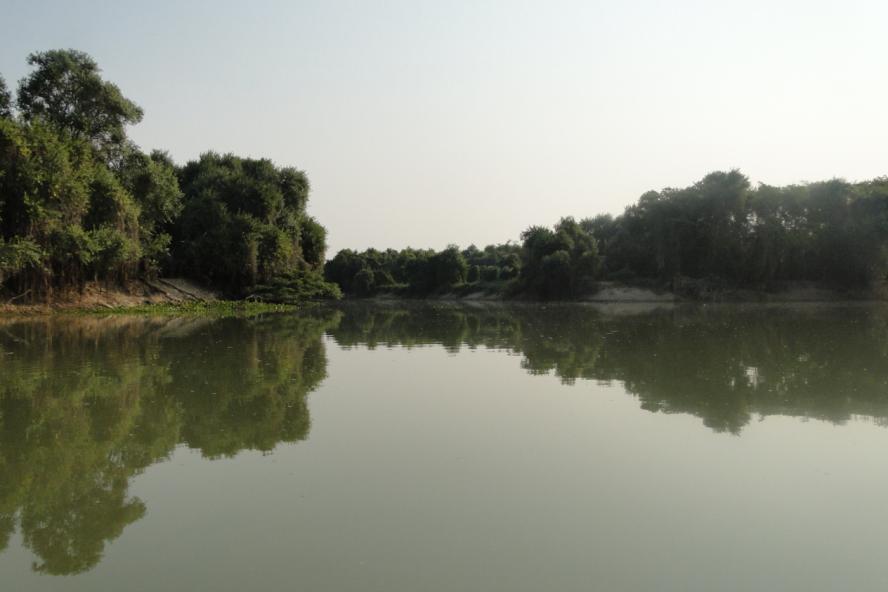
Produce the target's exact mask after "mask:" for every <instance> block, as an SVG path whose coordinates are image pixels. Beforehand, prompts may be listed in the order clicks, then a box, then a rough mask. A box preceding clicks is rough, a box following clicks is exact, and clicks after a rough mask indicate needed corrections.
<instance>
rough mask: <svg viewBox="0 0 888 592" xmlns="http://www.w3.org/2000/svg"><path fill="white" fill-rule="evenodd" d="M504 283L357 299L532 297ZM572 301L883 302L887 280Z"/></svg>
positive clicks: (603, 291) (609, 291) (607, 293)
mask: <svg viewBox="0 0 888 592" xmlns="http://www.w3.org/2000/svg"><path fill="white" fill-rule="evenodd" d="M510 288H511V286H510V285H509V284H507V283H503V282H498V283H478V284H463V285H460V286H457V287H455V288H454V289H451V290H446V291H441V292H437V293H433V294H429V295H425V296H418V295H415V294H410V293H409V292H407V291H405V290H403V289H380V290H379V291H377V292H376V293H375V294H373V295H372V296H369V297H364V298H356V299H357V300H367V299H369V300H379V301H392V300H394V301H397V300H433V301H533V300H534V299H532V298H528V297H527V296H525V295H522V294H521V293H518V292H515V291H514V290H512V289H510ZM573 301H574V302H592V303H654V304H663V303H680V302H688V303H693V302H701V303H707V302H738V303H742V302H853V301H888V283H883V284H882V285H880V286H876V287H872V288H867V289H836V288H831V287H829V286H825V285H822V284H817V283H814V282H784V283H781V284H775V285H772V286H771V287H770V288H769V289H751V288H738V287H732V286H726V285H724V284H720V283H718V282H715V281H711V280H696V279H691V278H680V279H677V280H675V281H674V282H673V285H672V286H670V287H666V286H663V285H659V284H656V283H655V282H646V283H634V284H633V283H623V282H598V283H597V284H596V285H595V286H594V288H592V289H590V290H589V291H588V292H586V293H584V294H581V295H580V296H579V297H577V298H575V299H574V300H573Z"/></svg>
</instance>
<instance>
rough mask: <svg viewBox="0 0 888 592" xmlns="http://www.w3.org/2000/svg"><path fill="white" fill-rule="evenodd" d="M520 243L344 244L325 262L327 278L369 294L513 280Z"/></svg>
mask: <svg viewBox="0 0 888 592" xmlns="http://www.w3.org/2000/svg"><path fill="white" fill-rule="evenodd" d="M520 252H521V249H520V247H519V246H518V245H513V244H505V245H489V246H487V247H485V248H484V250H483V251H482V250H480V249H478V248H477V247H476V246H474V245H472V246H470V247H469V248H467V249H465V250H463V251H460V250H459V248H458V247H456V246H455V245H450V246H448V247H447V248H446V249H444V250H442V251H435V250H433V249H404V250H402V251H396V250H394V249H388V250H386V251H377V250H376V249H367V250H366V251H364V252H363V253H358V252H355V251H352V250H351V249H344V250H342V251H339V253H337V254H336V256H335V257H334V258H333V259H331V260H330V261H328V262H327V264H326V265H325V266H324V273H325V275H326V277H327V279H328V280H329V281H331V282H335V283H337V284H338V285H339V286H340V287H341V288H342V290H343V292H345V293H347V294H353V295H356V296H370V295H373V294H376V293H378V292H379V291H381V290H382V291H392V290H395V291H397V290H400V291H401V292H403V293H405V294H409V295H414V296H423V295H427V294H431V293H435V292H447V291H449V290H451V289H453V288H454V287H457V286H462V285H465V284H466V283H470V284H483V283H491V282H498V281H500V280H509V279H512V278H514V277H516V276H517V274H518V268H519V266H520V259H519V254H520Z"/></svg>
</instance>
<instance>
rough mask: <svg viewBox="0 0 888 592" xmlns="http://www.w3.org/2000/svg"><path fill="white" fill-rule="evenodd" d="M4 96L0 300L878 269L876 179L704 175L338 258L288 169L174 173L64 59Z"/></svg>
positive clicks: (124, 113)
mask: <svg viewBox="0 0 888 592" xmlns="http://www.w3.org/2000/svg"><path fill="white" fill-rule="evenodd" d="M28 63H29V64H30V65H31V66H32V67H33V71H32V72H31V73H30V74H29V75H28V76H27V77H25V78H24V79H23V80H21V81H20V83H19V85H18V90H17V94H16V100H15V101H13V97H12V94H11V93H10V92H9V91H8V89H7V88H6V84H5V83H4V82H3V81H2V79H0V292H3V293H5V294H6V295H7V299H9V298H10V297H11V298H16V299H18V298H22V299H23V300H31V301H34V300H42V299H49V298H52V296H53V294H54V293H55V292H57V291H66V290H72V289H73V290H78V289H80V290H82V288H83V287H84V285H85V283H86V282H88V281H101V282H107V283H111V284H125V283H126V282H127V281H128V280H130V279H132V278H139V277H145V278H151V277H155V276H158V275H160V274H167V275H175V276H180V277H184V278H190V279H193V280H197V281H200V282H203V283H205V284H208V285H210V286H213V287H215V288H216V289H218V290H221V291H222V292H223V293H225V294H226V295H227V296H229V297H231V298H249V299H252V300H260V301H268V302H282V303H297V302H303V301H305V300H322V299H335V298H338V297H340V295H341V292H344V293H346V294H349V295H354V296H372V295H374V294H378V293H380V292H387V293H392V294H396V295H403V296H419V297H422V296H427V295H433V294H444V293H457V294H463V293H471V292H476V291H483V292H493V293H497V294H499V295H501V296H511V297H523V298H534V299H543V300H558V299H565V300H570V299H576V298H579V297H582V296H583V295H586V294H589V293H591V292H593V291H594V290H595V287H596V283H597V282H600V281H603V280H613V281H623V282H629V283H631V282H642V283H647V284H655V285H657V286H659V287H663V288H668V289H672V290H675V291H677V292H680V293H683V294H685V295H688V296H695V295H699V292H700V290H699V283H700V282H705V283H706V285H708V286H715V287H717V288H748V289H754V290H769V289H772V288H774V287H775V286H777V285H780V284H781V283H785V282H796V281H808V282H817V283H820V284H825V285H830V286H833V287H841V288H861V287H867V286H871V285H873V284H875V283H878V282H881V281H883V280H884V279H885V277H886V272H888V178H879V179H875V180H873V181H868V182H864V183H857V184H851V183H847V182H845V181H841V180H831V181H826V182H822V183H811V184H806V185H791V186H787V187H771V186H767V185H760V186H758V187H753V186H752V185H751V184H750V182H749V180H748V179H747V178H746V177H745V176H744V175H742V174H741V173H740V172H738V171H736V170H734V171H729V172H715V173H711V174H709V175H707V176H706V177H704V178H703V179H702V180H701V181H700V182H698V183H695V184H694V185H692V186H690V187H685V188H682V189H673V188H667V189H663V190H662V191H659V192H655V191H651V192H648V193H645V194H644V195H642V196H641V198H639V200H638V202H637V203H636V204H635V205H632V206H630V207H628V208H626V211H625V212H624V213H623V214H622V215H620V216H616V217H613V216H610V215H599V216H597V217H594V218H587V219H583V220H580V221H576V220H575V219H574V218H570V217H568V218H563V219H562V220H561V221H560V222H559V223H558V224H556V225H555V227H554V228H551V229H550V228H545V227H541V226H532V227H530V228H528V229H527V230H526V231H524V232H523V233H522V234H521V243H520V244H513V243H506V244H503V245H490V246H487V247H485V248H484V250H480V249H478V248H476V247H475V246H470V247H469V248H467V249H465V250H460V249H459V248H458V247H456V246H454V245H451V246H448V247H447V248H446V249H444V250H442V251H434V250H429V249H426V250H422V249H419V250H418V249H404V250H401V251H395V250H391V249H389V250H386V251H377V250H375V249H369V250H367V251H364V252H362V253H358V252H355V251H351V250H344V251H340V252H339V253H338V254H337V255H336V256H335V257H334V258H333V259H332V260H330V261H329V262H327V263H326V265H325V264H324V256H325V252H326V230H325V229H324V227H323V226H321V225H320V224H319V223H318V222H317V221H316V220H315V219H313V218H312V217H311V216H309V215H308V213H307V211H306V204H307V203H308V194H309V182H308V178H307V177H306V175H305V173H303V172H302V171H299V170H297V169H295V168H292V167H278V166H275V165H274V164H273V163H272V162H271V161H269V160H264V159H262V160H257V159H250V158H241V157H238V156H235V155H232V154H226V155H221V154H217V153H214V152H207V153H205V154H203V155H201V156H200V158H198V159H197V160H195V161H191V162H188V163H186V164H185V165H184V166H177V165H176V164H175V163H174V162H172V160H171V159H170V157H169V156H168V155H167V154H166V153H164V152H159V151H154V152H151V153H144V152H142V151H141V150H140V149H139V148H138V147H137V146H135V145H134V144H133V143H132V142H131V141H130V140H128V139H127V136H126V127H127V126H128V125H132V124H135V123H138V122H139V121H140V120H141V118H142V110H141V108H139V106H138V105H136V104H135V103H133V102H132V101H131V100H129V99H128V98H126V97H125V96H124V95H123V94H122V93H121V91H120V89H119V88H118V87H117V86H115V85H114V84H112V83H110V82H108V81H105V80H104V79H102V77H101V76H100V70H99V67H98V65H97V64H96V63H95V61H93V60H92V58H90V57H89V56H88V55H86V54H84V53H82V52H78V51H74V50H53V51H46V52H41V53H35V54H32V55H31V56H30V57H29V58H28Z"/></svg>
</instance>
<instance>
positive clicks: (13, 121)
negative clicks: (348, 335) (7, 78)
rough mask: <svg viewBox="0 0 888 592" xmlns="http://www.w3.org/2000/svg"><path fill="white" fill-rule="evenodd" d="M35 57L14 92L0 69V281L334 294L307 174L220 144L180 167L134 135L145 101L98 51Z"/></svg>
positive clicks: (272, 295)
mask: <svg viewBox="0 0 888 592" xmlns="http://www.w3.org/2000/svg"><path fill="white" fill-rule="evenodd" d="M28 64H29V65H30V66H32V71H31V73H30V74H29V75H27V76H26V77H25V78H24V79H22V80H21V81H20V82H19V85H18V89H17V92H16V96H15V97H13V95H12V93H11V92H10V91H9V90H8V88H7V86H6V84H5V82H4V81H3V79H2V78H0V288H2V289H4V290H5V291H6V292H7V293H10V294H14V295H18V296H26V297H27V298H30V299H34V298H48V297H51V296H52V295H53V294H54V293H57V292H59V291H64V290H70V289H82V287H83V285H84V284H85V282H87V281H104V282H110V283H126V282H127V281H128V280H130V279H132V278H137V277H149V278H150V277H152V276H156V275H158V274H173V275H177V276H181V277H186V278H191V279H195V280H199V281H201V282H204V283H206V284H208V285H210V286H213V287H215V288H217V289H219V290H221V291H223V292H224V293H226V294H228V295H230V296H235V297H245V296H250V295H254V296H256V297H261V298H266V299H276V300H290V299H300V298H318V297H336V296H337V295H338V288H336V286H334V285H332V284H329V283H327V282H325V281H324V280H323V277H322V273H321V272H322V268H323V263H324V255H325V251H326V230H325V229H324V227H323V226H321V225H320V224H319V223H318V222H317V220H315V219H314V218H312V217H311V216H310V215H308V213H307V212H306V204H307V203H308V195H309V182H308V178H307V177H306V175H305V173H304V172H302V171H300V170H298V169H296V168H292V167H278V166H275V165H274V164H273V163H272V162H271V161H270V160H267V159H252V158H242V157H238V156H235V155H232V154H225V155H221V154H217V153H214V152H207V153H205V154H203V155H201V156H200V158H199V159H197V160H195V161H191V162H188V163H187V164H185V165H184V166H177V165H176V164H175V163H174V162H173V161H172V159H171V158H170V157H169V155H168V154H167V153H165V152H161V151H153V152H150V153H145V152H143V151H142V150H140V149H139V147H138V146H136V145H135V144H134V143H133V142H132V141H130V140H129V139H128V138H127V135H126V127H127V126H129V125H133V124H136V123H138V122H139V121H140V120H141V119H142V115H143V113H142V109H141V108H140V107H139V106H138V105H136V104H135V103H134V102H132V101H131V100H130V99H128V98H126V97H125V96H123V94H122V93H121V91H120V89H119V88H118V87H117V86H116V85H114V84H113V83H111V82H108V81H106V80H104V79H103V78H102V77H101V71H100V69H99V67H98V65H97V63H96V62H95V61H94V60H93V59H92V58H91V57H90V56H88V55H87V54H85V53H82V52H79V51H75V50H52V51H46V52H38V53H34V54H31V55H30V56H29V57H28Z"/></svg>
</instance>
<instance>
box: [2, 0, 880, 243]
mask: <svg viewBox="0 0 888 592" xmlns="http://www.w3.org/2000/svg"><path fill="white" fill-rule="evenodd" d="M886 23H888V2H884V1H871V2H863V1H854V0H845V1H843V2H836V1H830V2H818V1H816V0H813V1H812V0H808V1H805V2H794V1H780V0H770V1H758V0H746V1H743V2H718V1H713V0H710V1H705V2H696V1H688V0H671V1H664V2H654V1H639V2H631V1H610V2H596V1H594V0H587V1H568V0H548V1H539V2H523V1H520V0H513V1H505V0H475V1H465V2H464V1H459V0H449V1H447V2H441V1H440V0H437V1H425V0H408V1H389V2H382V1H380V2H370V1H363V2H361V1H348V2H340V1H336V0H321V1H317V2H315V1H297V0H291V1H281V2H272V1H261V0H252V1H250V2H243V1H238V2H228V1H212V2H186V1H181V0H180V1H178V2H167V1H164V0H157V1H154V2H144V1H143V2H138V3H136V2H128V1H125V0H117V1H113V2H96V1H82V2H74V1H70V0H69V1H58V2H46V1H40V0H28V1H19V0H0V75H3V77H4V78H5V79H6V80H7V83H8V84H9V85H10V86H15V84H16V81H18V80H19V79H20V78H22V77H23V76H24V75H25V74H26V73H27V72H28V66H27V64H26V61H25V60H26V57H27V55H28V54H29V53H31V52H33V51H40V50H46V49H55V48H68V47H71V48H75V49H79V50H82V51H85V52H87V53H89V54H90V55H92V57H93V58H94V59H95V60H96V61H97V62H98V63H99V65H100V66H101V67H102V70H103V75H104V76H105V78H106V79H108V80H111V81H112V82H114V83H115V84H117V85H118V86H119V87H120V88H121V90H122V91H123V93H124V95H126V96H127V97H129V98H130V99H132V100H134V101H135V102H136V103H137V104H139V105H140V106H141V107H142V108H143V109H144V111H145V118H144V120H143V121H142V122H141V123H140V124H138V125H137V126H134V127H132V128H130V130H129V133H130V137H131V138H132V139H133V140H134V141H135V142H136V143H138V144H139V145H140V146H141V147H142V148H144V149H146V150H150V149H154V148H159V149H163V150H167V151H168V152H169V153H170V154H171V155H172V156H173V158H174V159H175V160H176V161H177V162H179V163H184V162H186V161H188V160H190V159H194V158H196V157H198V156H199V155H200V154H201V153H202V152H205V151H208V150H215V151H217V152H223V153H224V152H233V153H236V154H239V155H242V156H250V157H256V158H258V157H264V158H270V159H271V160H273V161H274V162H275V163H276V164H278V165H281V166H283V165H287V166H296V167H298V168H300V169H302V170H304V171H306V173H307V174H308V176H309V179H310V181H311V184H312V194H311V201H310V203H309V212H310V213H311V214H312V215H314V216H315V217H317V218H318V220H319V221H320V222H321V223H322V224H324V225H325V226H326V227H327V229H328V233H329V235H328V242H329V245H330V251H329V255H332V254H333V253H335V252H336V251H337V250H338V249H341V248H354V249H365V248H368V247H376V248H380V249H384V248H389V247H392V248H403V247H406V246H413V247H417V248H419V247H433V248H442V247H444V246H446V245H447V244H450V243H456V244H459V245H461V246H467V245H469V244H471V243H474V244H476V245H478V246H483V245H486V244H490V243H499V242H504V241H506V240H518V238H519V236H520V233H521V231H523V230H524V229H525V228H527V227H528V226H530V225H533V224H543V225H551V224H554V223H555V222H557V221H558V219H559V218H561V217H562V216H575V217H576V218H583V217H587V216H592V215H595V214H598V213H606V212H609V213H612V214H618V213H620V212H622V211H623V209H624V208H625V207H626V206H627V205H629V204H631V203H632V202H634V201H635V200H636V199H637V198H638V197H639V196H640V195H641V194H642V193H644V192H645V191H647V190H650V189H660V188H663V187H682V186H686V185H690V184H692V183H693V182H695V181H697V180H699V179H700V178H702V177H703V176H704V175H705V174H706V173H708V172H711V171H714V170H726V169H731V168H739V169H740V170H741V171H743V172H744V173H745V174H746V175H748V176H749V178H750V180H751V181H752V182H753V183H767V184H771V185H778V184H787V183H797V182H802V181H817V180H822V179H829V178H833V177H841V178H845V179H848V180H850V181H855V180H863V179H869V178H872V177H877V176H882V175H886V174H888V158H886V155H888V150H886V139H888V75H886V74H888V35H886V34H885V26H886Z"/></svg>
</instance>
